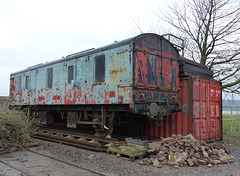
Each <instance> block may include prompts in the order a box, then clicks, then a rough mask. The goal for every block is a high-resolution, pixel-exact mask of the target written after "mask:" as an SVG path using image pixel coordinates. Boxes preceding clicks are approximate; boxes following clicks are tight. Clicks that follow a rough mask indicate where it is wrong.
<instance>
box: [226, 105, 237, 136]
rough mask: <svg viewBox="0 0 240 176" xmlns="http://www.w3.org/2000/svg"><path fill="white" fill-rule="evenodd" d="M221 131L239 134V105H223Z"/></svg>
mask: <svg viewBox="0 0 240 176" xmlns="http://www.w3.org/2000/svg"><path fill="white" fill-rule="evenodd" d="M223 132H224V133H233V134H236V135H240V106H223Z"/></svg>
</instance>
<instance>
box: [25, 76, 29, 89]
mask: <svg viewBox="0 0 240 176" xmlns="http://www.w3.org/2000/svg"><path fill="white" fill-rule="evenodd" d="M25 89H29V76H26V80H25Z"/></svg>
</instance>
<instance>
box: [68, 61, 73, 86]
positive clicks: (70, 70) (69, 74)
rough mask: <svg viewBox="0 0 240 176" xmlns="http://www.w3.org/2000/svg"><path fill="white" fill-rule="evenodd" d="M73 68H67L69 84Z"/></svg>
mask: <svg viewBox="0 0 240 176" xmlns="http://www.w3.org/2000/svg"><path fill="white" fill-rule="evenodd" d="M73 70H74V69H73V66H72V65H71V66H69V67H68V83H69V84H70V83H71V82H72V80H73Z"/></svg>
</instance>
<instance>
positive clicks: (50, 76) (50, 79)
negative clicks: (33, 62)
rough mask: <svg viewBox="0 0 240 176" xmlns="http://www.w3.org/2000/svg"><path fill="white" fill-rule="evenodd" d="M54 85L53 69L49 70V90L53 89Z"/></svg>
mask: <svg viewBox="0 0 240 176" xmlns="http://www.w3.org/2000/svg"><path fill="white" fill-rule="evenodd" d="M52 84H53V68H48V69H47V88H49V89H51V88H52Z"/></svg>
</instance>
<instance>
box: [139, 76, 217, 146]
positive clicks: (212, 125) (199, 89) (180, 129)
mask: <svg viewBox="0 0 240 176" xmlns="http://www.w3.org/2000/svg"><path fill="white" fill-rule="evenodd" d="M180 88H181V91H180V96H181V97H182V99H181V104H180V106H182V105H183V104H187V105H188V107H189V113H188V114H187V115H186V116H184V115H183V114H182V113H181V112H179V113H176V114H173V115H168V116H166V117H164V120H163V122H162V124H161V126H158V125H157V123H156V122H155V121H153V120H145V121H144V123H143V124H144V125H143V126H142V131H141V132H142V135H145V136H149V137H157V138H159V137H170V136H172V135H187V134H189V133H191V134H193V135H194V137H195V138H196V139H198V140H204V141H207V142H210V141H216V140H221V139H222V111H221V109H222V103H221V85H220V84H219V83H218V82H216V81H213V80H207V79H200V78H196V77H188V78H184V79H180Z"/></svg>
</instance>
